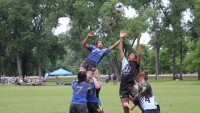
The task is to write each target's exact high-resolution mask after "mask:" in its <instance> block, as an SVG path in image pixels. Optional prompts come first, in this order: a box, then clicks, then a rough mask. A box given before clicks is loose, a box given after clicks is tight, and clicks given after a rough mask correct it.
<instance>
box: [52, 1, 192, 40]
mask: <svg viewBox="0 0 200 113" xmlns="http://www.w3.org/2000/svg"><path fill="white" fill-rule="evenodd" d="M162 1H163V3H164V4H165V5H167V4H169V0H162ZM135 15H136V12H135V10H134V9H132V8H128V9H125V16H126V17H128V18H132V17H134V16H135ZM183 15H184V20H183V22H187V21H188V20H191V19H192V18H191V13H190V10H187V11H185V12H184V13H183ZM58 23H59V26H58V27H57V28H56V29H54V30H55V31H54V33H55V35H58V34H60V33H63V32H66V31H67V30H69V26H68V23H69V18H66V17H61V18H59V21H58ZM149 41H150V35H149V34H148V33H147V32H145V33H142V37H141V43H144V44H147V43H148V42H149Z"/></svg>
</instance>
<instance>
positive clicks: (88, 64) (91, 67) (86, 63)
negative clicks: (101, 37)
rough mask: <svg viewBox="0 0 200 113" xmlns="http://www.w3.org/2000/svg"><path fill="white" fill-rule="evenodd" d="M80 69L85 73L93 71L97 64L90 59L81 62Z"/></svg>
mask: <svg viewBox="0 0 200 113" xmlns="http://www.w3.org/2000/svg"><path fill="white" fill-rule="evenodd" d="M81 67H83V68H85V69H86V70H87V71H94V70H95V69H96V68H97V64H96V62H94V61H92V60H90V59H85V60H84V61H83V62H82V64H81Z"/></svg>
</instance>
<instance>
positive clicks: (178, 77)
mask: <svg viewBox="0 0 200 113" xmlns="http://www.w3.org/2000/svg"><path fill="white" fill-rule="evenodd" d="M175 78H176V83H179V80H180V76H179V74H176V75H175Z"/></svg>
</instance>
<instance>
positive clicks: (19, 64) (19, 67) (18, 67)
mask: <svg viewBox="0 0 200 113" xmlns="http://www.w3.org/2000/svg"><path fill="white" fill-rule="evenodd" d="M16 57H17V69H18V74H19V77H22V68H21V61H20V58H19V54H18V53H17V56H16Z"/></svg>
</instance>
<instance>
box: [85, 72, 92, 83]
mask: <svg viewBox="0 0 200 113" xmlns="http://www.w3.org/2000/svg"><path fill="white" fill-rule="evenodd" d="M90 80H92V75H90V74H87V79H86V82H87V83H89V82H90Z"/></svg>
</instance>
